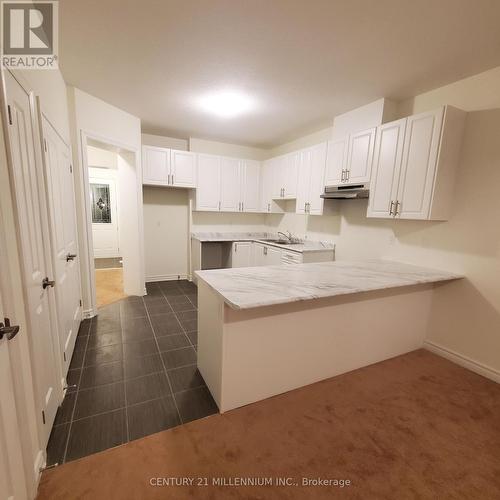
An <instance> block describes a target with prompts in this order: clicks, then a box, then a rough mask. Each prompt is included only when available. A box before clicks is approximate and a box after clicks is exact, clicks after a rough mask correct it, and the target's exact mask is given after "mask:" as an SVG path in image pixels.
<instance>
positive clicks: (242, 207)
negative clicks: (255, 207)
mask: <svg viewBox="0 0 500 500" xmlns="http://www.w3.org/2000/svg"><path fill="white" fill-rule="evenodd" d="M241 211H242V212H243V202H241Z"/></svg>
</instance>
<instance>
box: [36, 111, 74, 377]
mask: <svg viewBox="0 0 500 500" xmlns="http://www.w3.org/2000/svg"><path fill="white" fill-rule="evenodd" d="M42 131H43V137H44V149H45V175H46V184H47V202H48V204H49V221H50V235H51V242H52V245H51V248H52V253H53V255H52V265H53V268H54V273H55V280H56V283H57V286H56V287H55V292H56V300H57V311H58V319H59V348H60V354H61V365H62V367H63V373H62V376H63V377H65V376H66V373H67V371H68V367H69V363H70V361H71V356H72V354H73V349H74V346H75V341H76V334H77V332H78V328H79V326H80V321H81V317H82V307H81V305H80V270H79V266H78V242H77V235H76V231H75V227H76V208H75V193H74V187H73V168H72V166H71V158H70V149H69V147H68V145H67V144H66V143H65V142H64V141H63V140H62V139H61V137H60V136H59V135H58V133H57V132H56V130H55V129H54V128H53V127H52V125H51V124H50V122H49V121H48V120H47V119H46V117H45V116H43V117H42Z"/></svg>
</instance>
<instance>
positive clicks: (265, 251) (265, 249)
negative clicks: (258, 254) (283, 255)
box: [263, 247, 267, 255]
mask: <svg viewBox="0 0 500 500" xmlns="http://www.w3.org/2000/svg"><path fill="white" fill-rule="evenodd" d="M263 248H264V255H267V247H263Z"/></svg>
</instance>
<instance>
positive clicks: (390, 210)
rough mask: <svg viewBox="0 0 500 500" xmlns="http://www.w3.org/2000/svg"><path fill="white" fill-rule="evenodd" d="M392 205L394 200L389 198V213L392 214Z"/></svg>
mask: <svg viewBox="0 0 500 500" xmlns="http://www.w3.org/2000/svg"><path fill="white" fill-rule="evenodd" d="M393 207H394V200H391V205H390V206H389V215H394V214H393V213H392V208H393Z"/></svg>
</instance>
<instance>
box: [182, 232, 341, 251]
mask: <svg viewBox="0 0 500 500" xmlns="http://www.w3.org/2000/svg"><path fill="white" fill-rule="evenodd" d="M191 237H192V238H194V239H196V240H198V241H201V242H202V243H204V242H224V241H228V242H231V241H254V242H257V243H264V244H266V245H270V246H273V247H276V248H283V249H285V250H290V251H292V252H298V253H304V252H322V251H325V250H332V251H333V250H335V244H334V243H330V242H327V241H309V240H302V242H301V243H298V244H295V245H278V244H276V243H271V242H270V241H267V240H270V239H279V236H278V235H277V234H273V233H265V232H263V233H259V232H254V233H215V232H214V233H191Z"/></svg>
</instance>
